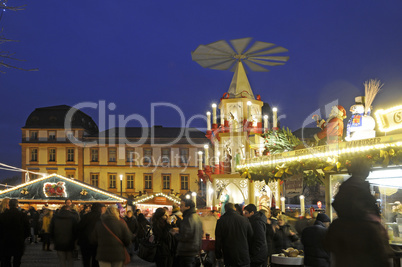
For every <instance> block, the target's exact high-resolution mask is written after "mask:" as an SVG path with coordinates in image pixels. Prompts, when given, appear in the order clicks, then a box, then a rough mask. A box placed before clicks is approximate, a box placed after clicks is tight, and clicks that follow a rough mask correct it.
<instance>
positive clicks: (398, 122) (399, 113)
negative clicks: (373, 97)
mask: <svg viewBox="0 0 402 267" xmlns="http://www.w3.org/2000/svg"><path fill="white" fill-rule="evenodd" d="M375 116H376V119H377V123H378V127H379V129H380V131H382V132H390V131H394V130H398V129H401V128H402V106H396V107H393V108H390V109H386V110H384V109H380V110H378V111H377V112H376V113H375Z"/></svg>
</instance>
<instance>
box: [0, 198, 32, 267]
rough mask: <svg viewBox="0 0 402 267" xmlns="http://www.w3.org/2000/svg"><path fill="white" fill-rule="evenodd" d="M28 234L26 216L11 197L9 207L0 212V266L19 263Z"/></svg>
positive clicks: (16, 266) (18, 264) (16, 265)
mask: <svg viewBox="0 0 402 267" xmlns="http://www.w3.org/2000/svg"><path fill="white" fill-rule="evenodd" d="M29 235H30V229H29V221H28V217H27V215H26V214H25V213H23V212H21V211H19V210H18V200H16V199H11V200H10V202H9V209H7V210H5V211H4V212H3V213H1V214H0V249H1V251H2V254H1V256H2V257H1V266H6V267H8V266H15V267H18V266H20V265H21V258H22V255H23V254H24V249H25V239H26V238H27V237H28V236H29ZM11 258H13V265H11Z"/></svg>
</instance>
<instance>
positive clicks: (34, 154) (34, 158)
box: [31, 148, 38, 161]
mask: <svg viewBox="0 0 402 267" xmlns="http://www.w3.org/2000/svg"><path fill="white" fill-rule="evenodd" d="M31 161H38V149H37V148H31Z"/></svg>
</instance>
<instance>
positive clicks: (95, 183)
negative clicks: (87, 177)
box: [91, 173, 99, 187]
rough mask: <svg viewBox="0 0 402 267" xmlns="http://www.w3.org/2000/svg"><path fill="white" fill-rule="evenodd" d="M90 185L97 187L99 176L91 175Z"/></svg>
mask: <svg viewBox="0 0 402 267" xmlns="http://www.w3.org/2000/svg"><path fill="white" fill-rule="evenodd" d="M91 185H92V186H96V187H98V185H99V174H97V173H92V174H91Z"/></svg>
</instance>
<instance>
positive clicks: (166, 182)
mask: <svg viewBox="0 0 402 267" xmlns="http://www.w3.org/2000/svg"><path fill="white" fill-rule="evenodd" d="M162 184H163V189H170V174H163V175H162Z"/></svg>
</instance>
